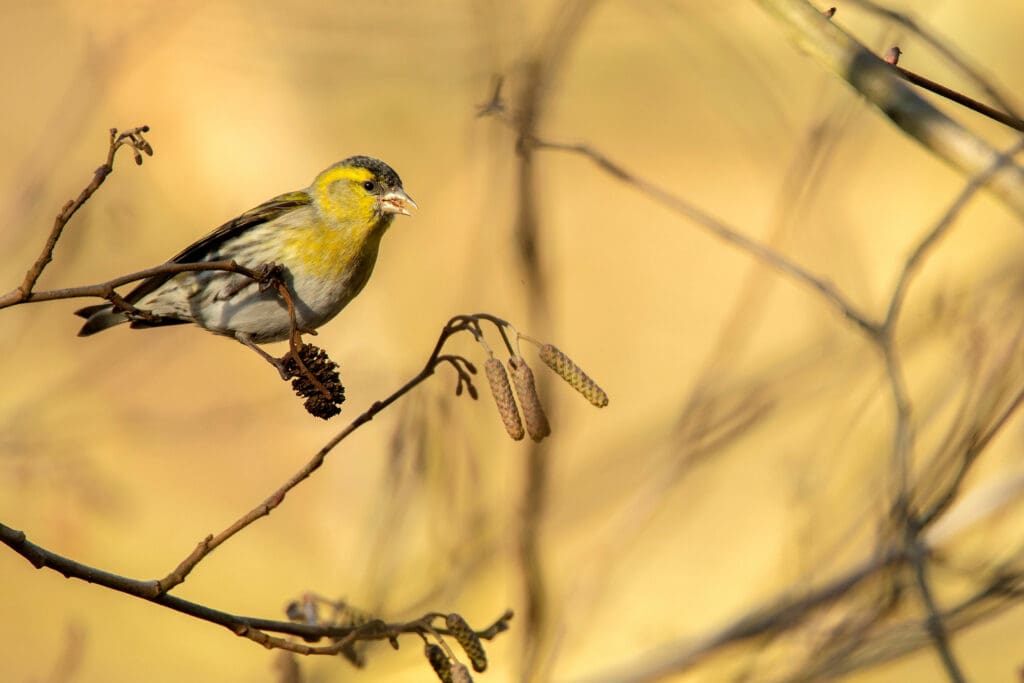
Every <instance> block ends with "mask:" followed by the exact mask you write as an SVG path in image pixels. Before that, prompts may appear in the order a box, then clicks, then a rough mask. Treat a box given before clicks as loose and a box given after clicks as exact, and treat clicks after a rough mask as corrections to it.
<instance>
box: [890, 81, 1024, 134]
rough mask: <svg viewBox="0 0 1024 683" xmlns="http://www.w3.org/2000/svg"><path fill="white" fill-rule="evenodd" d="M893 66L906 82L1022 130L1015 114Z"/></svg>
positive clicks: (1022, 124) (1021, 123)
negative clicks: (1002, 110)
mask: <svg viewBox="0 0 1024 683" xmlns="http://www.w3.org/2000/svg"><path fill="white" fill-rule="evenodd" d="M893 68H894V69H896V73H898V74H899V75H900V76H902V77H903V79H904V80H906V81H907V82H908V83H913V84H914V85H916V86H919V87H921V88H924V89H925V90H930V91H931V92H933V93H935V94H936V95H941V96H942V97H945V98H946V99H947V100H950V101H952V102H956V103H957V104H959V105H961V106H964V107H967V108H968V109H970V110H971V111H975V112H977V113H979V114H981V115H982V116H986V117H988V118H990V119H992V120H993V121H996V122H998V123H1001V124H1003V125H1004V126H1008V127H1010V128H1013V129H1014V130H1019V131H1024V121H1021V120H1020V119H1018V118H1017V117H1016V116H1010V115H1009V114H1006V113H1004V112H1001V111H999V110H998V109H995V108H994V107H990V106H988V105H987V104H985V103H983V102H979V101H978V100H976V99H974V98H972V97H968V96H967V95H964V94H963V93H962V92H959V91H957V90H953V89H952V88H949V87H946V86H944V85H942V84H941V83H936V82H935V81H933V80H931V79H929V78H925V77H924V76H921V75H920V74H916V73H914V72H913V71H911V70H910V69H904V68H903V67H902V66H897V65H895V64H894V65H893Z"/></svg>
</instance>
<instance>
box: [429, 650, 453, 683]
mask: <svg viewBox="0 0 1024 683" xmlns="http://www.w3.org/2000/svg"><path fill="white" fill-rule="evenodd" d="M423 654H425V655H426V656H427V661H428V662H430V666H431V668H433V669H434V673H436V674H437V677H438V678H440V679H441V683H452V663H451V661H450V660H449V659H448V655H446V654H445V653H444V650H442V649H441V646H440V645H438V644H437V643H427V645H426V646H425V647H424V648H423Z"/></svg>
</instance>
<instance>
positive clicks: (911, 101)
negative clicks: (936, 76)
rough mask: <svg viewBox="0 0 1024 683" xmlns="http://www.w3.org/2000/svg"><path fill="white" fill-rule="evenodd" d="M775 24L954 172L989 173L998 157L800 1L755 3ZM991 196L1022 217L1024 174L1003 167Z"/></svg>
mask: <svg viewBox="0 0 1024 683" xmlns="http://www.w3.org/2000/svg"><path fill="white" fill-rule="evenodd" d="M758 2H759V3H760V4H761V5H762V6H764V7H765V9H767V10H768V11H769V12H771V14H773V15H774V16H775V17H777V18H778V19H779V21H780V22H781V23H782V24H784V25H785V26H786V27H787V28H788V29H789V30H790V32H791V33H793V34H794V38H795V40H796V42H797V43H799V45H800V46H801V47H802V48H803V49H804V50H805V51H806V52H808V53H809V54H810V55H811V56H812V57H814V58H815V59H816V60H818V61H819V62H821V64H822V65H823V66H825V67H826V68H828V69H830V70H831V71H833V72H835V73H836V74H838V75H839V76H840V77H841V78H843V79H844V80H846V81H847V82H849V84H850V85H851V86H852V87H853V88H855V89H856V90H857V91H858V92H860V93H861V94H862V95H864V96H865V97H866V98H867V99H868V101H869V102H871V103H872V104H874V105H875V106H876V107H878V108H879V109H880V110H881V112H882V113H883V114H885V115H886V116H887V117H888V118H889V119H891V120H892V122H893V123H894V124H896V125H897V126H899V127H900V128H901V129H902V130H903V131H904V132H905V133H906V134H907V135H909V136H910V137H912V138H914V139H915V140H917V141H918V142H919V143H921V144H922V145H923V146H924V147H926V148H927V149H929V150H931V152H932V153H933V154H935V155H936V156H937V157H939V158H940V159H943V160H944V161H946V162H947V163H948V164H950V165H951V166H953V167H954V168H957V169H959V170H960V171H962V172H963V173H965V174H968V175H976V174H978V173H981V172H983V171H984V170H985V169H987V168H989V167H990V166H991V165H992V164H993V163H995V161H996V160H997V159H998V157H999V152H998V150H996V149H995V148H993V147H992V146H991V145H990V144H988V143H987V142H985V141H984V140H983V139H982V138H980V137H979V136H978V135H976V134H974V133H973V132H971V131H969V130H967V129H966V128H964V127H963V126H961V125H960V124H959V123H957V122H956V121H954V120H953V119H952V118H950V117H949V116H947V115H946V114H944V113H942V112H941V111H939V110H938V109H937V108H936V107H935V106H933V105H932V104H931V103H929V102H928V101H927V100H926V99H924V98H923V97H921V96H920V95H918V94H917V93H916V92H914V91H913V90H912V89H911V88H910V87H909V86H907V85H906V83H905V82H904V81H903V78H902V77H901V75H900V74H898V73H897V72H896V71H895V70H894V69H893V67H892V65H890V64H886V63H885V62H884V61H882V60H881V59H879V58H878V57H877V56H876V55H875V54H874V53H873V52H871V51H870V50H868V49H867V48H866V47H864V46H863V45H861V44H860V43H859V42H858V41H857V40H855V39H854V38H853V37H852V36H850V35H849V34H848V33H846V32H845V31H843V30H842V29H841V28H840V27H839V26H838V25H837V24H836V22H835V20H831V21H830V20H828V19H826V18H825V17H824V16H822V14H821V12H819V11H818V10H817V9H815V8H814V7H813V6H812V5H811V4H810V3H808V2H805V1H804V0H758ZM989 187H990V189H991V191H992V193H993V194H994V195H995V196H996V197H998V198H999V199H1000V200H1001V201H1002V202H1003V203H1004V204H1006V205H1007V206H1008V207H1010V208H1011V209H1012V210H1013V211H1014V212H1016V213H1017V214H1019V215H1024V169H1022V168H1021V167H1020V166H1019V165H1017V164H1010V165H1006V166H1004V167H1003V168H1001V169H1000V170H999V171H998V172H997V173H996V174H995V175H994V176H993V177H992V179H991V181H990V185H989Z"/></svg>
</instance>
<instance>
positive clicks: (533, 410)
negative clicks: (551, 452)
mask: <svg viewBox="0 0 1024 683" xmlns="http://www.w3.org/2000/svg"><path fill="white" fill-rule="evenodd" d="M508 366H509V368H510V369H511V370H512V383H513V384H514V385H515V387H516V396H518V397H519V405H521V406H522V407H523V420H524V421H525V422H526V432H527V434H529V435H530V438H531V439H533V440H534V441H540V440H541V439H543V438H544V437H545V436H548V435H549V434H551V425H550V424H548V416H547V415H546V414H545V413H544V406H542V405H541V403H540V396H538V395H537V385H536V384H534V381H533V370H531V369H530V366H529V365H527V364H526V361H524V360H523V359H522V358H509V359H508Z"/></svg>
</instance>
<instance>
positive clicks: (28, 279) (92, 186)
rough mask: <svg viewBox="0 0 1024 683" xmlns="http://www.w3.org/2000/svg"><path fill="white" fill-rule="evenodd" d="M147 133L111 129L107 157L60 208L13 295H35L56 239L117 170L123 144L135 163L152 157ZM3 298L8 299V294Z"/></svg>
mask: <svg viewBox="0 0 1024 683" xmlns="http://www.w3.org/2000/svg"><path fill="white" fill-rule="evenodd" d="M147 132H149V126H139V127H138V128H131V129H129V130H126V131H124V132H123V133H118V132H117V129H116V128H111V129H110V145H109V147H108V149H107V160H106V161H105V162H104V163H103V165H102V166H100V167H99V168H97V169H96V171H95V173H93V177H92V180H91V181H90V182H89V184H88V185H86V186H85V188H84V189H83V190H82V191H81V192H80V193H79V194H78V196H77V197H76V198H75V199H69V200H68V201H67V203H65V204H64V206H63V207H62V208H61V210H60V213H58V214H57V217H56V218H54V220H53V228H52V229H51V230H50V235H49V236H48V237H47V238H46V244H45V245H43V250H42V252H40V254H39V257H38V258H37V259H36V261H35V263H33V264H32V267H31V268H29V269H28V272H26V273H25V278H24V279H23V280H22V282H21V284H20V285H19V286H18V288H17V289H15V290H14V292H13V293H12V294H15V295H16V296H17V297H18V298H20V299H21V300H22V301H23V300H25V299H27V298H28V296H29V295H30V294H32V289H33V288H34V287H35V286H36V282H38V281H39V277H40V276H41V275H42V274H43V270H44V269H45V268H46V266H47V265H48V264H49V263H50V262H51V261H52V260H53V250H54V248H55V247H56V246H57V240H59V239H60V236H61V234H63V232H64V227H65V226H66V225H67V224H68V221H70V220H71V218H72V216H74V215H75V214H76V213H77V212H78V210H79V209H80V208H82V205H83V204H85V203H86V202H87V201H89V198H90V197H92V196H93V194H94V193H95V192H96V190H98V189H99V188H100V185H102V184H103V181H104V180H106V179H107V176H108V175H110V174H111V173H113V172H114V156H115V155H116V154H117V150H119V149H121V148H122V147H124V146H128V147H130V148H131V149H132V151H133V152H134V153H135V162H136V163H137V164H141V163H142V153H145V154H147V155H149V156H152V155H153V148H152V147H150V145H149V143H148V142H146V139H145V138H143V137H142V134H143V133H147ZM8 296H10V295H8ZM4 298H5V299H6V297H4ZM19 303H20V301H19Z"/></svg>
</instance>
